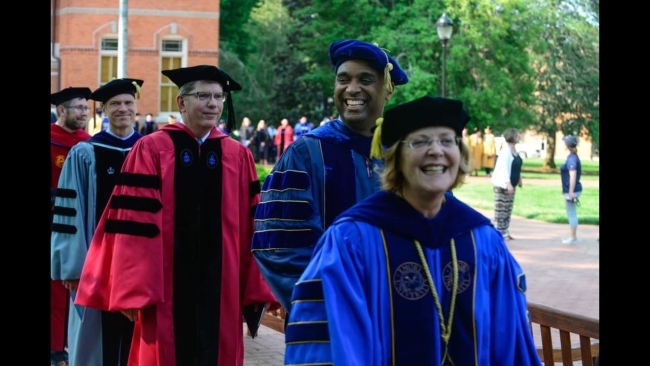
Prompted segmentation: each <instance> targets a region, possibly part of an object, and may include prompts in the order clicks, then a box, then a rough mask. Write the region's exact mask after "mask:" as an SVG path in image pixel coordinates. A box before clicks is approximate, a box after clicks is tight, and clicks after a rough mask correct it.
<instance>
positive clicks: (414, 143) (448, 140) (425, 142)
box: [402, 136, 461, 151]
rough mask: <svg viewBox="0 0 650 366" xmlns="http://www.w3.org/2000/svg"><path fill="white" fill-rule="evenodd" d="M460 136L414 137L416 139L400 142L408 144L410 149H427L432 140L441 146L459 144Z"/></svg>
mask: <svg viewBox="0 0 650 366" xmlns="http://www.w3.org/2000/svg"><path fill="white" fill-rule="evenodd" d="M460 140H461V138H460V137H458V136H456V137H442V138H439V139H416V140H407V141H402V143H405V144H408V145H409V147H410V148H411V150H415V151H423V150H428V149H429V148H430V147H431V145H433V143H434V142H437V143H438V144H440V146H442V147H452V146H457V145H458V144H460Z"/></svg>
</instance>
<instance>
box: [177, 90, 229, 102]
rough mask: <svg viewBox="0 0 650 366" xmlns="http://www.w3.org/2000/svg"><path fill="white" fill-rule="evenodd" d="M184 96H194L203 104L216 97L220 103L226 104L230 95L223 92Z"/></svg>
mask: <svg viewBox="0 0 650 366" xmlns="http://www.w3.org/2000/svg"><path fill="white" fill-rule="evenodd" d="M183 95H184V96H193V97H196V98H197V99H198V100H200V101H202V102H207V101H209V100H210V98H212V97H214V99H216V100H218V101H220V102H225V101H226V97H228V93H226V92H223V93H214V94H212V93H208V92H195V93H187V94H183Z"/></svg>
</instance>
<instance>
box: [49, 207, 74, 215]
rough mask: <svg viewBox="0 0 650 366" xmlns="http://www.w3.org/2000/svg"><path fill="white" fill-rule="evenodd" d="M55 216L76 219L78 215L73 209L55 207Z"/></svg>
mask: <svg viewBox="0 0 650 366" xmlns="http://www.w3.org/2000/svg"><path fill="white" fill-rule="evenodd" d="M54 214H55V215H61V216H70V217H75V216H76V215H77V210H76V209H74V208H71V207H62V206H54Z"/></svg>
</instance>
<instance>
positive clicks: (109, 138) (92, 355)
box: [51, 131, 142, 366]
mask: <svg viewBox="0 0 650 366" xmlns="http://www.w3.org/2000/svg"><path fill="white" fill-rule="evenodd" d="M141 137H142V135H140V134H139V133H138V132H134V133H133V134H132V135H131V136H130V137H129V138H128V139H125V140H122V139H120V138H118V137H115V136H113V135H111V134H110V133H108V132H106V131H102V132H99V133H97V134H95V135H94V136H93V137H92V138H91V139H90V140H88V141H86V142H80V143H78V144H76V145H75V146H74V147H73V148H72V149H71V150H70V153H68V156H67V158H66V160H65V163H64V164H63V170H62V171H61V176H60V177H59V184H58V187H57V191H56V195H57V196H56V200H55V203H54V205H55V206H54V219H53V224H52V238H51V276H52V279H54V280H79V277H80V276H81V269H82V267H83V264H84V261H85V259H86V253H87V252H88V245H89V244H90V241H91V239H92V236H93V234H94V232H95V228H96V226H97V221H98V220H99V217H100V216H101V214H102V212H103V211H104V207H105V206H106V204H107V203H108V199H109V196H110V193H111V192H112V190H113V186H114V185H115V181H116V179H117V176H118V174H119V172H120V169H121V168H122V163H123V162H124V159H125V158H126V154H127V153H128V152H129V151H130V150H131V147H132V146H133V144H134V143H135V142H136V141H137V140H138V139H140V138H141ZM75 295H76V292H70V297H71V301H70V310H69V315H68V355H69V364H70V366H85V365H102V364H104V361H103V352H102V350H103V347H102V312H101V311H100V310H96V309H92V308H87V307H83V306H80V305H74V299H75ZM129 343H130V341H129Z"/></svg>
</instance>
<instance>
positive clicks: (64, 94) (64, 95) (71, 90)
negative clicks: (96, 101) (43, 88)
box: [50, 86, 91, 106]
mask: <svg viewBox="0 0 650 366" xmlns="http://www.w3.org/2000/svg"><path fill="white" fill-rule="evenodd" d="M90 93H91V91H90V88H78V87H72V86H71V87H68V88H66V89H63V90H61V91H58V92H56V93H52V94H51V95H50V103H52V104H54V105H55V106H60V105H61V104H63V103H65V102H67V101H69V100H72V99H76V98H83V99H88V98H89V97H90Z"/></svg>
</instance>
